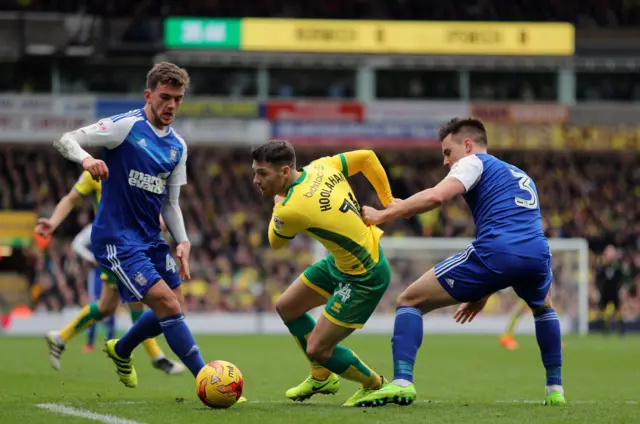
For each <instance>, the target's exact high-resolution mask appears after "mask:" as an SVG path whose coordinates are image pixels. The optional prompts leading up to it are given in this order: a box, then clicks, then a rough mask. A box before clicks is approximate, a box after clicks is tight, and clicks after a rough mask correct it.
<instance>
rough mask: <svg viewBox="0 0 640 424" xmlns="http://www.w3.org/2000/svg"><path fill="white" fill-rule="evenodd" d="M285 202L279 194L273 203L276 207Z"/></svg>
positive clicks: (274, 197)
mask: <svg viewBox="0 0 640 424" xmlns="http://www.w3.org/2000/svg"><path fill="white" fill-rule="evenodd" d="M283 200H284V197H283V196H280V195H279V194H276V195H275V196H273V203H274V204H276V205H277V204H278V203H280V202H282V201H283Z"/></svg>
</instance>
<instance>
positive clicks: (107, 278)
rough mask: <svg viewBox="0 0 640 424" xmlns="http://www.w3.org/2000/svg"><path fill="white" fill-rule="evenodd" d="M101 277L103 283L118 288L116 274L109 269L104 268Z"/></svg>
mask: <svg viewBox="0 0 640 424" xmlns="http://www.w3.org/2000/svg"><path fill="white" fill-rule="evenodd" d="M100 279H101V280H102V282H103V283H106V284H107V287H109V288H112V289H116V290H117V289H118V284H117V282H116V276H115V275H113V273H112V272H111V271H109V270H106V269H104V268H102V273H101V274H100Z"/></svg>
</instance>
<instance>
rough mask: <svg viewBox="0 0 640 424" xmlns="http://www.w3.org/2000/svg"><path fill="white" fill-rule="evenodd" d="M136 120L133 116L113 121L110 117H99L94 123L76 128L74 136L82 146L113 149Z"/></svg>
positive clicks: (125, 135)
mask: <svg viewBox="0 0 640 424" xmlns="http://www.w3.org/2000/svg"><path fill="white" fill-rule="evenodd" d="M137 120H138V119H137V118H135V117H129V118H123V119H119V120H117V121H115V122H114V121H113V120H111V118H105V119H101V120H100V121H98V122H96V123H95V124H91V125H87V126H86V127H82V128H80V129H78V130H76V131H75V136H76V139H77V140H78V142H79V143H80V145H82V146H89V147H106V148H107V149H115V148H116V147H118V146H119V145H120V144H122V142H123V141H124V139H125V138H126V137H127V135H128V134H129V131H131V127H133V124H134V123H135V122H136V121H137Z"/></svg>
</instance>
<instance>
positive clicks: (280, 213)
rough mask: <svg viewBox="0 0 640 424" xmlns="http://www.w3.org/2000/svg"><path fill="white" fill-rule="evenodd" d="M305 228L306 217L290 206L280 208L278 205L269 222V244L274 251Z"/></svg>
mask: <svg viewBox="0 0 640 424" xmlns="http://www.w3.org/2000/svg"><path fill="white" fill-rule="evenodd" d="M307 227H308V218H307V217H306V215H303V214H301V213H299V212H297V211H296V210H295V209H293V208H292V207H291V206H282V204H281V203H279V204H277V205H276V206H275V207H274V208H273V215H272V217H271V222H269V244H270V245H271V247H273V248H274V249H279V248H280V247H283V246H285V245H286V244H287V243H289V241H290V240H292V239H293V238H294V237H295V236H296V234H298V233H299V232H301V231H304V230H306V229H307Z"/></svg>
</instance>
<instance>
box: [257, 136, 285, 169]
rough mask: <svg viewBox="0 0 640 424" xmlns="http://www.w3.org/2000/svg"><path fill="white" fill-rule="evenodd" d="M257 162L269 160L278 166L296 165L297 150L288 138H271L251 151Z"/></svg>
mask: <svg viewBox="0 0 640 424" xmlns="http://www.w3.org/2000/svg"><path fill="white" fill-rule="evenodd" d="M251 157H252V158H253V160H255V161H256V162H267V163H270V164H273V165H278V166H284V165H287V166H290V167H291V168H294V169H295V167H296V151H295V150H293V146H292V145H291V143H289V142H288V141H287V140H269V141H268V142H266V143H264V144H263V145H262V146H260V147H256V148H255V149H253V150H252V151H251Z"/></svg>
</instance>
